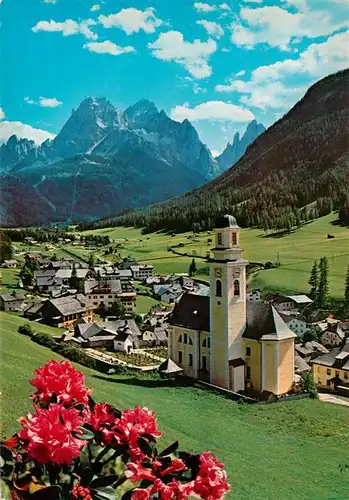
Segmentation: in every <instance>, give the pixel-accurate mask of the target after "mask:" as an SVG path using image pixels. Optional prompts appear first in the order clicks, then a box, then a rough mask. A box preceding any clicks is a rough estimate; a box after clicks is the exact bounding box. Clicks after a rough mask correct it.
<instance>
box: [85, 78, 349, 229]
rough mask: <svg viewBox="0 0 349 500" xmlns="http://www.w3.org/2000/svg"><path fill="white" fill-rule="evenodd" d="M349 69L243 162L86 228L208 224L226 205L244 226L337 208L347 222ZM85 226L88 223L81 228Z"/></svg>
mask: <svg viewBox="0 0 349 500" xmlns="http://www.w3.org/2000/svg"><path fill="white" fill-rule="evenodd" d="M348 159H349V70H344V71H340V72H338V73H336V74H333V75H330V76H328V77H326V78H324V79H322V80H320V81H319V82H317V83H316V84H315V85H313V86H312V87H311V88H310V89H309V90H308V91H307V93H306V94H305V96H304V97H303V98H302V99H301V101H299V102H298V103H297V104H296V105H295V106H294V107H293V108H292V109H291V110H290V111H289V112H288V113H287V114H286V115H285V116H284V117H283V118H282V119H280V120H279V121H278V122H276V123H275V124H274V125H273V126H272V127H270V128H269V129H268V130H267V131H266V132H265V133H264V134H262V135H261V136H260V137H259V138H258V139H257V140H256V141H255V142H254V143H253V144H252V145H251V146H250V147H249V148H248V149H247V151H246V153H245V155H244V156H243V157H242V158H241V160H240V161H239V162H238V163H237V164H236V165H235V166H234V168H231V169H229V170H228V171H226V172H225V173H223V174H222V175H221V176H220V177H218V178H217V179H215V180H214V181H212V182H210V183H209V184H206V185H205V186H203V187H202V188H199V189H196V190H194V191H191V192H189V193H188V194H186V195H184V196H182V197H178V198H173V199H171V200H169V201H168V202H165V203H161V204H158V205H153V206H150V207H146V208H144V209H137V210H132V211H127V212H124V213H121V214H118V215H116V216H115V217H108V218H105V219H102V220H100V221H98V222H95V223H92V224H89V225H88V227H103V226H110V225H126V226H130V225H134V226H136V227H145V228H146V230H148V231H155V230H160V229H165V230H175V231H186V230H196V231H199V230H206V229H211V228H212V224H213V221H214V219H215V217H216V215H217V214H218V213H219V212H221V211H222V210H224V209H227V210H229V211H231V212H233V213H234V215H235V216H236V217H237V218H238V220H239V223H240V225H241V226H252V225H256V226H259V227H262V228H264V229H272V228H275V229H290V228H291V227H293V226H295V225H300V224H301V222H302V220H303V221H306V220H309V219H313V218H317V217H319V216H322V215H325V214H327V213H329V212H330V211H331V210H333V209H335V210H339V218H340V220H341V222H342V223H346V224H349V164H348ZM85 227H86V226H85Z"/></svg>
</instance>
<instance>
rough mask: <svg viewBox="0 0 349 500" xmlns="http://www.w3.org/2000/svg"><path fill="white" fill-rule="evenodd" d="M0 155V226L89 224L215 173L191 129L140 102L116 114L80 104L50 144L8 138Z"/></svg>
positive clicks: (102, 104)
mask: <svg viewBox="0 0 349 500" xmlns="http://www.w3.org/2000/svg"><path fill="white" fill-rule="evenodd" d="M0 155H1V172H0V173H1V175H2V179H1V182H2V202H1V222H2V224H12V225H13V224H21V225H28V224H36V223H39V221H40V224H43V223H45V222H65V221H67V220H72V219H73V220H91V219H96V218H98V217H101V216H104V215H107V214H109V213H112V212H115V211H118V210H123V209H125V208H132V207H137V206H143V205H145V204H149V203H155V202H158V201H162V200H166V199H168V198H170V197H172V196H176V195H181V194H183V193H184V192H186V191H188V190H190V189H193V188H195V187H197V186H200V185H202V184H204V183H205V182H207V180H209V179H212V178H214V177H215V176H216V175H217V174H218V173H219V167H218V163H217V161H216V160H215V159H214V158H213V157H212V155H211V153H210V151H209V149H208V148H207V147H206V146H205V145H204V144H203V143H202V142H201V140H200V138H199V136H198V133H197V131H196V129H195V128H194V127H193V125H191V123H190V122H188V121H187V120H184V121H183V122H182V123H179V122H176V121H174V120H172V119H171V118H169V117H168V116H167V115H166V113H165V112H164V111H163V110H162V111H158V109H157V107H156V106H155V104H154V103H152V102H150V101H147V100H142V101H139V102H138V103H136V104H135V105H133V106H130V107H129V108H127V109H126V110H125V111H122V110H120V109H117V108H115V107H114V106H113V105H112V104H111V103H110V102H109V101H108V100H107V99H105V98H99V99H97V98H94V97H90V98H87V99H85V100H84V101H83V102H82V103H81V104H80V106H79V107H78V109H77V110H73V111H72V114H71V116H70V118H69V119H68V120H67V122H66V123H65V125H64V126H63V128H62V130H61V131H60V133H59V134H58V135H57V136H56V137H55V138H54V139H53V140H52V141H49V140H47V141H45V142H44V143H43V144H42V145H41V146H36V145H35V144H34V143H33V141H28V140H27V139H18V138H17V137H15V136H13V137H11V138H10V139H9V140H8V142H7V143H6V144H3V145H2V146H1V147H0ZM15 186H16V189H15ZM18 193H20V194H21V201H20V203H18V204H16V199H17V197H18ZM33 197H34V198H35V201H34V202H32V198H33ZM26 204H27V206H26ZM16 206H18V207H21V208H19V209H18V210H17V208H16Z"/></svg>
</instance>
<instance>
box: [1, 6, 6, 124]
mask: <svg viewBox="0 0 349 500" xmlns="http://www.w3.org/2000/svg"><path fill="white" fill-rule="evenodd" d="M1 1H2V0H0V3H1ZM4 118H5V113H4V110H3V109H2V108H1V107H0V120H3V119H4Z"/></svg>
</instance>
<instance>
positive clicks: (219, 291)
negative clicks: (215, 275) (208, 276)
mask: <svg viewBox="0 0 349 500" xmlns="http://www.w3.org/2000/svg"><path fill="white" fill-rule="evenodd" d="M216 297H222V282H221V280H216Z"/></svg>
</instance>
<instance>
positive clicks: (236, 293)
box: [234, 280, 240, 297]
mask: <svg viewBox="0 0 349 500" xmlns="http://www.w3.org/2000/svg"><path fill="white" fill-rule="evenodd" d="M234 296H235V297H239V296H240V281H239V280H235V281H234Z"/></svg>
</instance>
